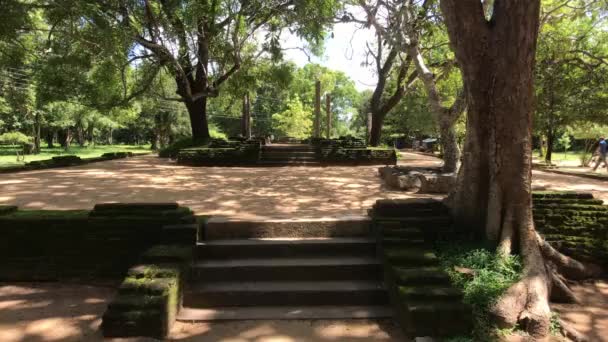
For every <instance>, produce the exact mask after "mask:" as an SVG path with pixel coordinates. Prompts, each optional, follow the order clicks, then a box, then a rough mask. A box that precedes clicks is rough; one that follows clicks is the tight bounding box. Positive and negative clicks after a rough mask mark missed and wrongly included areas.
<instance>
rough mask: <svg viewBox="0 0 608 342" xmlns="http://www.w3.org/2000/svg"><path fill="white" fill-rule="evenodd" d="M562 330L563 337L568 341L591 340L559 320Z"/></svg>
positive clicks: (586, 341)
mask: <svg viewBox="0 0 608 342" xmlns="http://www.w3.org/2000/svg"><path fill="white" fill-rule="evenodd" d="M559 325H560V327H561V328H560V330H561V333H562V335H564V336H565V337H566V338H567V339H569V340H570V341H573V342H588V341H589V339H588V338H587V336H585V335H583V334H581V333H580V332H578V331H577V330H576V329H574V328H573V327H572V326H571V325H570V324H568V323H566V322H564V321H563V320H561V319H560V320H559Z"/></svg>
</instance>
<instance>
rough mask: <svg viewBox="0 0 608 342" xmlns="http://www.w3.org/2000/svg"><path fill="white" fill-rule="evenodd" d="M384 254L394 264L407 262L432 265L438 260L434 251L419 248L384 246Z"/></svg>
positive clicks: (407, 263) (398, 264)
mask: <svg viewBox="0 0 608 342" xmlns="http://www.w3.org/2000/svg"><path fill="white" fill-rule="evenodd" d="M384 255H385V258H386V259H388V260H389V262H391V264H393V265H394V266H400V265H409V264H414V265H433V264H437V263H438V261H439V259H438V258H437V255H435V253H434V252H432V251H429V250H426V249H419V248H408V247H403V248H395V247H391V248H385V249H384Z"/></svg>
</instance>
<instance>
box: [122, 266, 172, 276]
mask: <svg viewBox="0 0 608 342" xmlns="http://www.w3.org/2000/svg"><path fill="white" fill-rule="evenodd" d="M181 273H182V267H180V265H178V264H143V265H136V266H133V267H131V268H130V269H129V271H128V272H127V275H128V276H129V277H131V278H135V279H140V278H147V279H158V278H176V279H179V278H180V277H181Z"/></svg>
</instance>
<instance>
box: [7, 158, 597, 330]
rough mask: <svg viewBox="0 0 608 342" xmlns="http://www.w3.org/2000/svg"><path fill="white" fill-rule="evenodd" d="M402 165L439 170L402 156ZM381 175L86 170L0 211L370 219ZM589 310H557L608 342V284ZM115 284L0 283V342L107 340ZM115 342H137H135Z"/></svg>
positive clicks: (51, 179)
mask: <svg viewBox="0 0 608 342" xmlns="http://www.w3.org/2000/svg"><path fill="white" fill-rule="evenodd" d="M403 157H404V158H403V159H402V160H400V164H407V165H413V164H415V165H419V166H429V165H439V164H440V163H441V161H439V160H438V159H436V158H434V157H430V156H425V155H419V154H410V153H404V154H403ZM376 169H377V168H376V167H325V168H306V167H280V168H186V167H180V166H177V165H175V164H173V163H170V162H167V161H165V160H161V159H158V158H154V157H139V158H132V159H128V160H119V161H110V162H103V163H96V164H90V165H86V166H81V167H73V168H64V169H52V170H45V171H33V172H25V173H19V174H4V175H2V177H1V178H0V190H1V191H0V204H17V205H19V206H21V207H24V208H45V209H88V208H91V207H92V206H93V205H94V204H95V203H100V202H111V201H122V202H160V201H178V202H180V203H181V204H183V205H186V206H189V207H191V208H192V209H194V210H195V211H196V212H197V213H199V214H214V215H225V216H232V217H241V218H256V219H259V218H269V217H272V218H276V217H290V216H297V217H299V218H304V217H335V216H342V215H359V214H362V215H364V214H365V212H366V210H367V209H368V208H369V207H371V205H372V204H373V203H374V202H375V201H376V200H377V199H380V198H404V197H412V196H416V195H412V194H405V193H401V192H396V191H387V190H386V189H385V188H384V187H383V186H382V184H381V182H380V180H379V178H378V176H377V171H376ZM533 178H534V180H533V183H534V187H535V188H537V189H540V188H544V189H547V190H576V191H591V192H593V193H594V194H595V195H596V197H598V198H602V199H603V200H604V201H606V202H608V182H605V181H596V180H591V179H586V178H581V177H576V176H565V175H558V174H550V173H546V172H541V171H534V174H533ZM577 291H578V293H579V294H580V296H581V297H582V298H584V300H585V302H584V305H583V306H560V307H557V309H558V310H559V311H560V312H561V313H562V317H563V318H564V319H565V320H567V321H569V322H571V324H573V325H575V326H576V327H577V328H578V329H579V330H581V331H583V332H587V333H589V334H591V336H593V337H594V338H595V339H592V340H593V341H608V284H606V283H605V282H599V283H597V284H586V285H584V286H581V287H578V288H577ZM113 293H114V290H113V287H111V286H103V287H92V286H85V285H60V284H0V341H2V342H11V341H33V342H43V341H44V342H50V341H61V342H66V341H101V340H102V338H101V335H100V333H99V324H100V322H101V314H102V313H103V311H104V310H105V307H106V305H107V302H108V300H109V299H111V297H112V296H113ZM171 338H172V340H174V341H226V342H330V341H331V342H334V341H340V342H343V341H344V342H360V341H361V342H363V341H405V340H404V338H403V336H401V335H400V334H399V331H398V329H397V327H395V326H394V324H393V323H392V322H386V321H381V322H375V321H342V322H340V321H250V322H232V323H213V324H183V323H177V324H176V325H175V326H174V328H173V330H172V332H171ZM115 341H137V342H142V341H146V339H129V340H115Z"/></svg>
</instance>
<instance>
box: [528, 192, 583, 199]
mask: <svg viewBox="0 0 608 342" xmlns="http://www.w3.org/2000/svg"><path fill="white" fill-rule="evenodd" d="M541 198H542V199H593V194H592V193H590V192H577V191H534V192H533V193H532V199H534V200H536V199H541Z"/></svg>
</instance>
